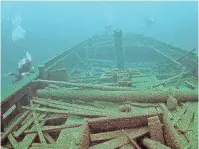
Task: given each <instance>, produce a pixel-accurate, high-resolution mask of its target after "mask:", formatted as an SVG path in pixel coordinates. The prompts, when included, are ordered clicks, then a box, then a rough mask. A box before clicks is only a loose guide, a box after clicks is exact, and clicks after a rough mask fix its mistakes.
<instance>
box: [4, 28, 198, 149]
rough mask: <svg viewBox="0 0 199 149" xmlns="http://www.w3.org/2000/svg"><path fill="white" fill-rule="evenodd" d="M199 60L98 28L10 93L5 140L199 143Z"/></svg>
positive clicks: (92, 144) (88, 147)
mask: <svg viewBox="0 0 199 149" xmlns="http://www.w3.org/2000/svg"><path fill="white" fill-rule="evenodd" d="M197 72H198V66H197V54H196V53H195V49H193V50H190V51H188V52H187V51H185V50H182V49H180V48H177V47H173V46H171V45H168V44H165V43H162V42H160V41H157V40H155V39H152V38H149V37H145V36H142V35H134V34H123V33H122V31H120V30H116V31H114V33H113V35H99V36H94V37H91V38H88V39H86V40H85V41H83V42H81V43H78V44H77V45H75V46H74V47H72V48H71V49H68V50H66V51H65V52H64V53H62V54H60V55H56V56H55V57H54V58H52V59H51V60H49V61H47V62H44V63H43V64H41V65H40V66H39V67H38V72H37V73H36V74H34V75H33V76H31V77H30V78H29V81H27V82H26V83H25V84H22V85H20V84H19V85H18V86H17V87H16V88H15V89H13V90H10V92H9V93H7V94H3V100H2V102H1V147H2V148H14V149H15V148H16V149H28V148H41V149H42V148H55V149H57V148H59V149H60V148H61V149H62V148H63V149H72V148H80V149H109V148H110V149H113V148H114V149H130V148H131V149H132V148H135V149H140V148H143V149H145V148H148V149H155V148H159V149H167V148H168V149H169V148H171V149H183V148H191V149H196V148H197V147H198V144H197V143H198V140H197V138H198V136H197V134H198V127H197V126H198V115H197V113H198V112H197V111H198V109H197V108H198V106H197V105H198V92H197V90H198V84H197V82H198V76H197Z"/></svg>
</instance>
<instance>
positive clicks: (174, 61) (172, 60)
mask: <svg viewBox="0 0 199 149" xmlns="http://www.w3.org/2000/svg"><path fill="white" fill-rule="evenodd" d="M148 45H149V47H151V48H152V49H153V50H154V51H156V52H158V53H159V54H161V55H162V56H164V57H165V58H167V59H169V60H170V61H171V62H173V63H174V64H176V65H178V66H181V64H180V63H179V62H177V61H176V60H174V59H173V58H171V57H169V56H168V55H166V54H164V53H163V52H161V51H160V50H158V49H157V48H155V47H154V46H152V45H150V44H148Z"/></svg>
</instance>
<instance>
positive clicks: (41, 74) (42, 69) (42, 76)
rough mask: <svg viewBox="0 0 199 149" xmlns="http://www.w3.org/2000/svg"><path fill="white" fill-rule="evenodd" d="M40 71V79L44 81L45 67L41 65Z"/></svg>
mask: <svg viewBox="0 0 199 149" xmlns="http://www.w3.org/2000/svg"><path fill="white" fill-rule="evenodd" d="M38 69H39V78H40V79H44V76H45V75H44V69H45V68H44V65H39V67H38Z"/></svg>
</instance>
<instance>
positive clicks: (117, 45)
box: [114, 30, 124, 69]
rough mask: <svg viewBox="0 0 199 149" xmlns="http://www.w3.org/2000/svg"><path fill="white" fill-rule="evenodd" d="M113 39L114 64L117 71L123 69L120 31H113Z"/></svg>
mask: <svg viewBox="0 0 199 149" xmlns="http://www.w3.org/2000/svg"><path fill="white" fill-rule="evenodd" d="M114 38H115V64H116V67H117V68H119V69H124V59H123V44H122V31H121V30H116V31H114Z"/></svg>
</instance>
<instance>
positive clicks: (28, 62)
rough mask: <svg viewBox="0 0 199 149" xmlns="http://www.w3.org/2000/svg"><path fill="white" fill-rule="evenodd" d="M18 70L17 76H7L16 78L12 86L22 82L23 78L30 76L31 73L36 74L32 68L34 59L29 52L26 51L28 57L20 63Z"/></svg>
mask: <svg viewBox="0 0 199 149" xmlns="http://www.w3.org/2000/svg"><path fill="white" fill-rule="evenodd" d="M17 69H18V72H17V73H16V74H15V73H12V72H10V73H8V74H7V76H13V77H15V78H16V79H15V80H14V81H13V82H12V85H14V84H15V83H16V82H19V81H20V80H22V78H23V76H26V75H30V73H34V72H35V71H34V67H33V66H32V58H31V55H30V54H29V52H28V51H26V57H25V58H23V59H22V60H21V61H19V63H18V68H17Z"/></svg>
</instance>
